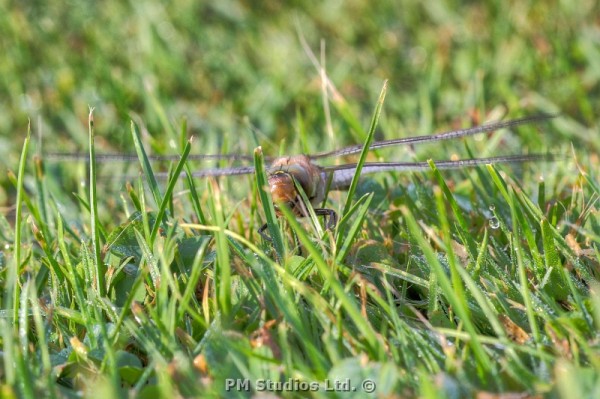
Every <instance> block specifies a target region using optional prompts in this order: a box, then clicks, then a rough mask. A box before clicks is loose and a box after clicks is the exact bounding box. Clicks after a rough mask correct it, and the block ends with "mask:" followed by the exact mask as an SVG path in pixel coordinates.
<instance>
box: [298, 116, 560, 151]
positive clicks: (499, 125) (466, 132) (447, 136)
mask: <svg viewBox="0 0 600 399" xmlns="http://www.w3.org/2000/svg"><path fill="white" fill-rule="evenodd" d="M554 117H556V115H548V114H540V115H532V116H527V117H524V118H520V119H512V120H508V121H504V122H493V123H488V124H485V125H481V126H475V127H471V128H467V129H458V130H450V131H448V132H444V133H438V134H430V135H425V136H415V137H403V138H399V139H392V140H384V141H376V142H374V143H373V144H371V146H370V147H369V149H371V150H376V149H378V148H385V147H390V146H395V145H413V144H422V143H431V142H434V141H442V140H452V139H457V138H459V137H467V136H473V135H475V134H479V133H485V132H491V131H494V130H500V129H505V128H510V127H514V126H519V125H524V124H527V123H535V122H541V121H545V120H548V119H551V118H554ZM362 149H363V146H362V145H360V144H359V145H353V146H350V147H346V148H342V149H340V150H335V151H328V152H319V153H316V154H313V155H311V156H310V157H311V159H317V158H325V157H337V156H343V155H351V154H357V153H359V152H361V151H362Z"/></svg>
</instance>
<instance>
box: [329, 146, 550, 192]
mask: <svg viewBox="0 0 600 399" xmlns="http://www.w3.org/2000/svg"><path fill="white" fill-rule="evenodd" d="M559 157H560V156H559V155H555V154H530V155H511V156H499V157H490V158H474V159H463V160H458V161H449V160H444V161H434V162H435V165H436V167H437V168H438V169H461V168H468V167H473V166H478V165H485V164H506V163H523V162H549V161H554V160H556V159H558V158H559ZM427 170H431V168H430V166H429V164H428V163H427V162H367V163H365V164H364V166H363V168H362V170H361V175H364V174H369V173H379V172H390V171H395V172H417V171H427ZM323 173H325V174H326V175H327V176H328V175H330V174H332V173H333V177H332V179H331V186H330V189H331V190H343V189H345V188H347V187H348V186H349V185H350V182H351V181H352V178H353V177H354V174H355V173H356V164H355V163H351V164H346V165H338V166H326V167H324V168H323ZM325 181H327V179H326V180H325Z"/></svg>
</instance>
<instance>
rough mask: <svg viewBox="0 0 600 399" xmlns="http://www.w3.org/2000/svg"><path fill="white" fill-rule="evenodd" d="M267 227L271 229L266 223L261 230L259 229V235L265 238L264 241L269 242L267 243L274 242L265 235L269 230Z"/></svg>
mask: <svg viewBox="0 0 600 399" xmlns="http://www.w3.org/2000/svg"><path fill="white" fill-rule="evenodd" d="M267 227H269V226H268V225H267V224H266V223H265V224H263V225H262V227H261V228H260V229H258V234H260V236H261V237H262V238H263V240H265V241H267V242H273V239H272V238H271V237H270V236H269V235H268V234H267V233H265V231H266V230H267Z"/></svg>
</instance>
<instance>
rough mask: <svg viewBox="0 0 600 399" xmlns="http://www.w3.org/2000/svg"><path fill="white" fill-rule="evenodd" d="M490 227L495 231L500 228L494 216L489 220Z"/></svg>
mask: <svg viewBox="0 0 600 399" xmlns="http://www.w3.org/2000/svg"><path fill="white" fill-rule="evenodd" d="M490 227H491V228H492V229H494V230H496V229H497V228H498V227H500V221H499V220H498V218H497V217H496V216H493V217H491V218H490Z"/></svg>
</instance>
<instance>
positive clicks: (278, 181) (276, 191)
mask: <svg viewBox="0 0 600 399" xmlns="http://www.w3.org/2000/svg"><path fill="white" fill-rule="evenodd" d="M268 181H269V190H270V191H271V197H272V198H273V203H274V204H275V209H276V210H277V204H281V203H284V204H286V205H287V206H288V207H289V208H290V209H291V210H292V211H294V212H298V209H296V204H297V202H298V201H299V196H298V193H297V192H296V187H295V186H294V179H293V178H292V175H291V174H289V173H288V172H286V171H283V170H278V171H276V172H274V173H272V174H271V175H269V179H268Z"/></svg>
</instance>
